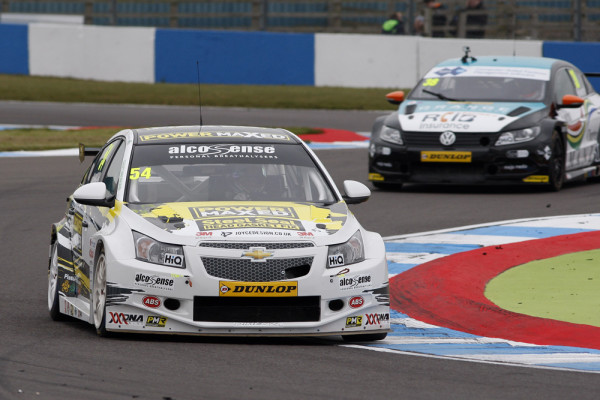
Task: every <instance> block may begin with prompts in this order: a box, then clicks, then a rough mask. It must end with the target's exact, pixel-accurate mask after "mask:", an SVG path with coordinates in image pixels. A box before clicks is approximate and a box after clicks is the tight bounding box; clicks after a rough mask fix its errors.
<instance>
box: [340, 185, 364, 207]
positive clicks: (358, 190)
mask: <svg viewBox="0 0 600 400" xmlns="http://www.w3.org/2000/svg"><path fill="white" fill-rule="evenodd" d="M344 191H345V192H346V194H345V195H344V196H342V197H343V199H344V201H345V202H346V203H347V204H358V203H362V202H365V201H367V200H369V197H371V191H370V190H369V188H368V187H366V186H365V185H363V184H362V183H360V182H356V181H344Z"/></svg>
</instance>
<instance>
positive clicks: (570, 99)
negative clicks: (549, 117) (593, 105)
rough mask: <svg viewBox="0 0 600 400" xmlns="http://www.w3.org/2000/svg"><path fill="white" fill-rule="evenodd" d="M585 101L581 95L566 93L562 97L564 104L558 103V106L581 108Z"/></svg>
mask: <svg viewBox="0 0 600 400" xmlns="http://www.w3.org/2000/svg"><path fill="white" fill-rule="evenodd" d="M583 103H585V100H583V99H582V98H581V97H579V96H575V95H572V94H565V95H564V96H563V98H562V104H557V105H556V108H557V109H558V108H579V107H581V106H582V105H583Z"/></svg>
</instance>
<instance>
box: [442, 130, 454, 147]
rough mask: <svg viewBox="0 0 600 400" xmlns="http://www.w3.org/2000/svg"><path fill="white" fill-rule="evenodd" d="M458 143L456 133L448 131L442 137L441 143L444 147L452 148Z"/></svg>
mask: <svg viewBox="0 0 600 400" xmlns="http://www.w3.org/2000/svg"><path fill="white" fill-rule="evenodd" d="M454 142H456V135H455V134H454V132H450V131H446V132H444V133H442V134H441V135H440V143H441V144H443V145H444V146H451V145H453V144H454Z"/></svg>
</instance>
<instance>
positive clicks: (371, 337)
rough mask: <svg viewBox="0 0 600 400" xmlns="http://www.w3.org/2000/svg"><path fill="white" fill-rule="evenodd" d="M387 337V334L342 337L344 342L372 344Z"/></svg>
mask: <svg viewBox="0 0 600 400" xmlns="http://www.w3.org/2000/svg"><path fill="white" fill-rule="evenodd" d="M386 336H387V332H383V333H366V334H364V335H343V336H342V339H344V342H373V341H375V340H383V339H385V338H386Z"/></svg>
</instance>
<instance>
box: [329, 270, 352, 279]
mask: <svg viewBox="0 0 600 400" xmlns="http://www.w3.org/2000/svg"><path fill="white" fill-rule="evenodd" d="M348 272H350V270H349V269H348V268H344V269H341V270H339V271H338V273H337V274H335V275H329V283H333V279H334V278H337V277H338V276H345V275H346V274H347V273H348Z"/></svg>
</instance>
